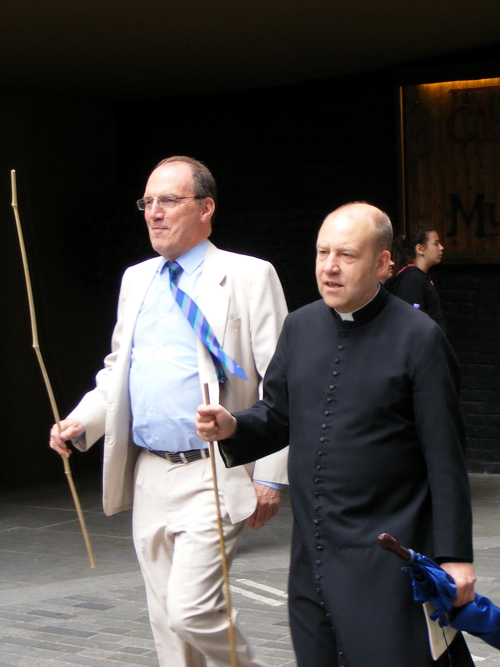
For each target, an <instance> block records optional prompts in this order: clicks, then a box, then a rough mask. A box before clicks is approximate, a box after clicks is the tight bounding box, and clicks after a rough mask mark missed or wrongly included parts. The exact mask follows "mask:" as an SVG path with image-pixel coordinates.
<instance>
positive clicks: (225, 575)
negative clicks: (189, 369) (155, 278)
mask: <svg viewBox="0 0 500 667" xmlns="http://www.w3.org/2000/svg"><path fill="white" fill-rule="evenodd" d="M203 391H204V393H205V405H208V404H209V403H210V395H209V391H208V384H207V383H205V384H204V385H203ZM208 449H209V451H210V461H211V464H212V477H213V480H214V492H215V507H216V510H217V529H218V531H219V544H220V555H221V560H222V578H223V580H224V596H225V598H226V616H227V622H228V627H227V633H228V635H229V650H230V655H231V667H238V657H237V655H236V645H235V642H234V625H233V617H232V614H231V594H230V592H229V573H228V567H227V557H226V543H225V540H224V532H223V530H222V516H221V513H220V502H219V487H218V485H217V470H216V468H215V456H214V443H213V442H209V443H208Z"/></svg>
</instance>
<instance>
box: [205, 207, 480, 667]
mask: <svg viewBox="0 0 500 667" xmlns="http://www.w3.org/2000/svg"><path fill="white" fill-rule="evenodd" d="M391 241H392V227H391V223H390V220H389V218H388V217H387V215H386V214H385V213H383V212H382V211H380V210H379V209H377V208H375V207H373V206H370V205H368V204H364V203H355V204H348V205H346V206H343V207H341V208H339V209H337V210H336V211H334V212H333V213H331V214H330V215H329V216H328V217H327V218H326V220H325V221H324V223H323V225H322V227H321V229H320V232H319V235H318V243H317V260H316V276H317V280H318V287H319V291H320V294H321V296H322V299H321V300H319V301H316V302H314V303H312V304H309V305H308V306H305V307H304V308H301V309H299V310H297V311H295V312H293V313H291V314H290V315H289V316H288V318H287V320H286V321H285V325H284V328H283V332H282V334H281V337H280V340H279V343H278V347H277V349H276V352H275V355H274V358H273V359H272V361H271V363H270V365H269V368H268V371H267V374H266V378H265V382H264V396H263V399H262V400H261V401H259V402H258V403H256V404H255V405H254V406H253V407H252V408H250V409H249V410H244V411H243V412H238V413H236V414H235V416H232V415H230V414H229V413H227V412H226V411H225V410H224V409H223V408H221V407H219V406H207V407H203V406H200V408H199V409H198V420H197V428H198V432H199V434H200V435H201V436H202V437H203V438H204V439H206V440H218V441H219V445H220V447H221V451H222V452H223V456H224V457H225V460H226V463H227V465H229V466H233V465H240V464H244V463H246V462H249V461H253V460H255V459H256V458H258V457H261V456H265V455H267V454H270V453H271V452H274V451H277V450H278V449H280V448H282V447H285V446H286V445H287V444H290V455H289V478H290V497H291V501H292V509H293V514H294V528H293V538H292V553H291V565H290V581H289V592H290V599H289V607H290V623H291V631H292V638H293V643H294V648H295V651H296V654H297V663H298V665H299V667H336V666H338V667H430V666H431V665H433V664H434V665H437V664H438V665H441V664H443V665H445V664H446V665H448V664H449V663H448V655H447V654H446V652H445V653H444V654H443V655H442V657H441V658H440V659H439V660H438V661H437V662H433V660H432V658H431V653H430V649H429V641H428V637H427V630H426V623H425V619H424V614H423V610H422V606H421V605H420V604H418V603H416V602H414V601H413V599H412V591H411V585H410V582H409V577H408V575H407V574H405V573H404V572H402V571H401V561H399V560H398V559H397V558H395V557H393V556H391V555H390V554H387V552H385V551H382V550H381V549H380V548H379V547H378V546H377V544H376V538H377V535H378V534H379V533H382V532H389V533H392V534H393V535H394V536H395V537H396V539H398V540H399V541H400V542H401V543H403V544H405V545H407V546H409V547H411V548H412V549H414V550H416V551H419V552H421V553H425V554H426V555H427V556H430V557H431V558H434V559H435V560H437V561H438V562H439V563H440V564H441V566H442V567H443V569H445V570H446V571H447V572H448V573H449V574H451V575H452V576H453V578H454V579H455V582H456V584H457V588H458V596H457V602H456V605H457V606H459V605H461V604H465V603H466V602H469V601H471V600H472V599H474V581H475V573H474V567H473V565H472V564H471V563H472V536H471V533H472V530H471V524H472V519H471V505H470V496H469V486H468V478H467V472H466V467H465V463H464V456H463V451H464V444H465V441H464V423H463V418H462V415H461V411H460V405H459V398H458V392H459V369H458V363H457V361H456V358H455V356H454V354H453V352H452V350H451V347H450V345H449V344H448V342H447V340H446V339H445V337H444V336H443V333H442V331H441V329H440V327H439V326H438V325H437V324H436V323H435V322H434V321H433V320H431V319H430V318H429V317H428V316H427V315H425V313H422V312H419V311H418V310H416V309H415V308H412V307H411V306H410V305H409V304H407V303H405V302H403V301H401V300H400V299H398V298H397V297H394V296H392V295H390V294H388V293H387V292H386V291H385V289H384V287H383V286H382V285H380V284H379V281H378V278H379V277H380V276H381V275H382V274H383V273H384V272H385V271H386V269H387V264H388V262H389V260H390V252H389V248H390V247H391ZM220 441H223V442H220ZM451 653H452V656H453V667H459V666H460V667H461V666H465V665H467V666H469V665H470V666H472V665H473V662H472V659H471V657H470V654H469V652H468V650H467V648H466V645H465V642H464V640H463V638H462V636H461V635H460V634H459V635H457V636H456V637H455V639H454V641H453V644H452V651H451Z"/></svg>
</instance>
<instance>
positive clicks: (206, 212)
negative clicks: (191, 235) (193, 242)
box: [200, 197, 215, 224]
mask: <svg viewBox="0 0 500 667" xmlns="http://www.w3.org/2000/svg"><path fill="white" fill-rule="evenodd" d="M202 202H203V208H202V210H201V219H200V222H201V223H203V224H206V223H207V222H210V220H211V219H212V218H213V215H214V212H215V201H214V200H213V199H212V197H205V198H204V199H202Z"/></svg>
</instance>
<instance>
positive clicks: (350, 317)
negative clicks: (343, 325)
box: [334, 283, 380, 322]
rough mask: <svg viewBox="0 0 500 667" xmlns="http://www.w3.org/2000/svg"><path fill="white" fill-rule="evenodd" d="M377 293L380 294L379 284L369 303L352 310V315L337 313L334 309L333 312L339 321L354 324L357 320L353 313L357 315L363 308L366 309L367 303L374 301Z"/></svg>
mask: <svg viewBox="0 0 500 667" xmlns="http://www.w3.org/2000/svg"><path fill="white" fill-rule="evenodd" d="M379 292H380V283H379V284H378V288H377V291H376V292H375V294H374V295H373V296H372V298H371V299H370V301H367V302H366V303H365V304H363V305H362V306H361V308H356V310H353V311H352V313H339V311H338V310H337V309H336V308H334V310H335V312H336V313H337V315H338V316H339V317H340V319H341V320H343V321H344V322H355V321H356V320H357V318H356V317H354V313H359V311H360V310H363V308H366V306H367V305H368V304H369V303H371V302H372V301H373V299H375V297H376V296H377V294H378V293H379Z"/></svg>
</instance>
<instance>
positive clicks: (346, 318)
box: [335, 310, 354, 322]
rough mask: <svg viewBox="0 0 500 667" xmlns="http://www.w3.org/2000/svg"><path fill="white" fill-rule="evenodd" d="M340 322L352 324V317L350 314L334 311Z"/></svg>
mask: <svg viewBox="0 0 500 667" xmlns="http://www.w3.org/2000/svg"><path fill="white" fill-rule="evenodd" d="M335 312H336V313H337V315H338V316H339V317H340V319H341V320H344V322H354V315H353V314H352V313H339V311H338V310H336V311H335Z"/></svg>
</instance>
